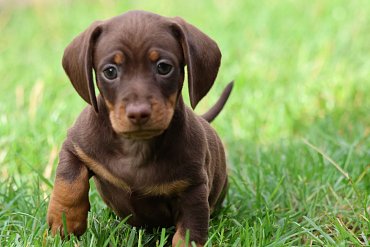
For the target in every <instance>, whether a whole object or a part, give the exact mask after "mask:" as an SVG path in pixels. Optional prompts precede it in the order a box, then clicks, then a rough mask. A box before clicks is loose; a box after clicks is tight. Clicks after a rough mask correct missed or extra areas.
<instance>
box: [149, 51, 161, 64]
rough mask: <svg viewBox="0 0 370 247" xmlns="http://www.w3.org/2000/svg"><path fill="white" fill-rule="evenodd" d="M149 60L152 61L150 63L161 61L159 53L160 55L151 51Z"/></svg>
mask: <svg viewBox="0 0 370 247" xmlns="http://www.w3.org/2000/svg"><path fill="white" fill-rule="evenodd" d="M149 59H150V61H152V62H155V61H157V60H158V59H159V53H158V52H157V51H151V52H150V53H149Z"/></svg>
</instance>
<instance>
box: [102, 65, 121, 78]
mask: <svg viewBox="0 0 370 247" xmlns="http://www.w3.org/2000/svg"><path fill="white" fill-rule="evenodd" d="M103 74H104V77H105V78H107V79H108V80H114V79H116V78H117V76H118V73H117V69H116V67H114V66H109V67H107V68H106V69H104V70H103Z"/></svg>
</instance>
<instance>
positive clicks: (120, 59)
mask: <svg viewBox="0 0 370 247" xmlns="http://www.w3.org/2000/svg"><path fill="white" fill-rule="evenodd" d="M123 60H124V56H123V54H122V53H121V52H119V53H117V54H116V55H114V57H113V61H114V62H115V63H116V64H118V65H120V64H122V63H123Z"/></svg>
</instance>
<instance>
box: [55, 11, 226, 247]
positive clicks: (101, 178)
mask: <svg viewBox="0 0 370 247" xmlns="http://www.w3.org/2000/svg"><path fill="white" fill-rule="evenodd" d="M220 59H221V53H220V51H219V49H218V47H217V45H216V43H215V42H214V41H213V40H211V39H210V38H209V37H208V36H206V35H205V34H204V33H202V32H201V31H199V30H198V29H197V28H195V27H194V26H192V25H190V24H189V23H187V22H185V21H184V20H182V19H180V18H178V17H176V18H167V17H162V16H159V15H156V14H152V13H148V12H144V11H131V12H128V13H126V14H123V15H120V16H117V17H113V18H111V19H109V20H106V21H98V22H94V23H93V24H92V25H91V26H90V27H89V28H88V29H87V30H86V31H84V32H83V33H81V34H80V35H79V36H77V37H76V38H75V39H74V40H73V41H72V42H71V44H70V45H69V46H68V47H67V48H66V50H65V53H64V57H63V67H64V69H65V71H66V73H67V75H68V77H69V79H70V80H71V82H72V84H73V86H74V87H75V89H76V91H77V92H78V94H79V95H80V96H81V97H82V98H83V99H84V100H85V101H86V102H88V103H89V104H90V105H89V106H87V107H86V108H85V109H84V110H83V111H82V113H81V114H80V116H79V117H78V119H77V121H76V122H75V124H74V126H73V127H72V128H71V129H70V130H69V131H68V136H67V139H66V140H65V142H64V144H63V147H62V150H61V152H60V160H59V164H58V169H57V173H56V180H55V185H54V190H53V194H52V196H51V200H50V205H49V209H48V222H49V225H50V227H51V229H52V233H53V234H56V233H57V232H60V229H61V228H62V220H61V215H62V213H63V212H64V213H65V214H66V219H67V229H68V233H74V234H76V235H81V234H83V232H84V231H85V230H86V220H87V211H88V208H89V200H88V189H89V186H88V185H89V178H90V177H91V176H93V178H94V181H95V184H96V187H97V189H98V191H99V193H100V195H101V197H102V198H103V200H104V202H105V203H106V204H107V205H108V206H109V207H110V208H112V210H113V211H114V212H115V213H116V214H117V215H118V216H120V217H127V216H128V215H131V217H130V218H129V220H128V222H129V223H130V224H132V225H134V226H141V227H158V226H160V227H167V226H172V225H175V226H176V229H177V230H176V234H175V236H174V238H173V241H172V244H173V246H175V245H176V244H177V243H178V242H179V241H181V240H183V239H184V236H185V232H186V230H189V231H190V239H191V240H192V241H195V243H196V244H197V246H202V245H203V244H204V243H205V242H206V239H207V234H208V222H209V217H210V214H211V212H212V210H213V209H214V208H215V207H216V206H217V205H219V204H220V203H221V202H222V200H223V197H224V195H225V190H226V188H227V171H226V161H225V152H224V149H223V145H222V143H221V140H220V138H219V137H218V136H217V134H216V132H215V131H214V129H213V128H212V127H211V126H210V125H209V122H207V121H206V120H205V119H204V118H202V117H200V116H197V115H195V114H194V112H193V111H192V110H191V109H190V108H188V107H187V106H185V104H184V102H183V99H182V96H181V90H182V86H183V80H184V68H185V66H186V68H187V72H188V84H189V94H190V101H191V105H192V107H193V108H194V107H195V106H196V105H197V103H198V102H199V101H200V100H201V99H202V98H203V97H204V96H205V94H206V93H207V92H208V91H209V89H210V88H211V87H212V85H213V83H214V80H215V78H216V75H217V72H218V68H219V65H220ZM168 66H169V67H168ZM107 68H109V71H112V70H113V71H116V74H114V73H112V74H108V76H107V75H106V74H105V72H106V70H107ZM166 68H167V69H166ZM93 73H95V78H96V84H97V86H98V89H99V92H100V95H98V96H96V95H95V90H94V84H95V83H94V81H93ZM231 87H232V84H230V85H229V86H228V87H227V89H226V91H225V93H223V95H222V97H221V98H220V99H219V101H218V102H217V103H216V105H215V106H214V107H213V108H212V109H211V111H210V112H208V113H206V114H205V115H204V116H206V117H205V118H206V119H208V120H212V119H213V118H214V117H216V115H217V114H218V113H219V112H220V110H221V109H222V107H223V105H224V104H225V102H226V100H227V98H228V96H229V93H230V91H231ZM61 234H62V233H61ZM181 246H183V244H182V245H181Z"/></svg>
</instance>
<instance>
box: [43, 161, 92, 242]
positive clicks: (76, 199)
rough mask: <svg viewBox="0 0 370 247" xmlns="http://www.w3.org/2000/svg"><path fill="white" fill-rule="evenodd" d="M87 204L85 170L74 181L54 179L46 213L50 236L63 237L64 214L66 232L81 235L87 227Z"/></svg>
mask: <svg viewBox="0 0 370 247" xmlns="http://www.w3.org/2000/svg"><path fill="white" fill-rule="evenodd" d="M89 209H90V203H89V176H88V171H87V169H86V168H84V169H82V170H81V174H80V175H79V177H78V178H76V179H75V180H74V181H72V182H70V181H65V180H63V179H61V178H58V177H57V178H56V180H55V183H54V189H53V193H52V195H51V198H50V203H49V207H48V213H47V221H48V224H49V226H50V228H51V232H52V235H55V234H58V233H59V234H60V235H61V236H62V237H65V236H64V229H63V221H62V214H63V213H64V214H65V217H66V223H67V232H68V233H73V234H74V235H76V236H80V235H82V234H83V233H84V232H85V231H86V227H87V214H88V211H89Z"/></svg>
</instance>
